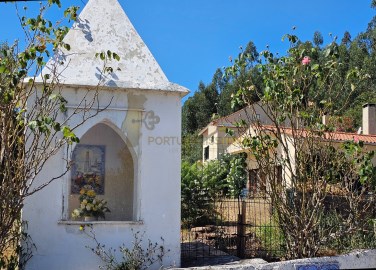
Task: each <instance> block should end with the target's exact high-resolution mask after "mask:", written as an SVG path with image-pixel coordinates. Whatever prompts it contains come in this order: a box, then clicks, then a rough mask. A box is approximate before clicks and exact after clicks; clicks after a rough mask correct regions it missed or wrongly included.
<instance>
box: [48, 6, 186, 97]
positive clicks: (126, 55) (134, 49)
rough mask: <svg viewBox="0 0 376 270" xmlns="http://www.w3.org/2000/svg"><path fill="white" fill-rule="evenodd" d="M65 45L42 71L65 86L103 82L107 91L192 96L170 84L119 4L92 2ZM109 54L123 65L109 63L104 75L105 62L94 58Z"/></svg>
mask: <svg viewBox="0 0 376 270" xmlns="http://www.w3.org/2000/svg"><path fill="white" fill-rule="evenodd" d="M64 42H65V43H67V44H69V45H70V50H69V51H67V50H66V49H63V48H61V49H59V51H58V52H57V53H56V54H55V56H54V57H53V58H52V59H50V60H49V61H48V63H47V65H46V67H45V68H44V70H43V71H42V74H46V73H50V74H51V73H52V70H53V69H54V72H53V74H59V81H60V82H61V83H63V84H67V85H85V86H96V85H98V82H99V80H101V83H100V85H103V86H108V87H118V88H128V89H129V88H130V89H150V90H164V91H174V92H175V91H176V92H182V93H188V92H189V91H188V90H187V89H186V88H184V87H182V86H179V85H177V84H174V83H171V82H169V81H168V79H167V77H166V75H165V74H164V73H163V71H162V69H161V67H160V66H159V65H158V63H157V61H156V60H155V58H154V57H153V55H152V54H151V52H150V51H149V49H148V48H147V46H146V45H145V43H144V42H143V41H142V39H141V37H140V36H139V35H138V33H137V31H136V30H135V28H134V27H133V25H132V23H131V22H130V21H129V19H128V17H127V15H126V14H125V12H124V10H123V9H122V7H121V6H120V4H119V2H118V1H117V0H105V1H104V0H89V2H88V3H87V5H86V6H85V7H84V9H83V10H82V12H81V14H80V15H79V16H78V20H77V22H76V23H75V24H74V25H73V27H72V28H71V29H70V31H69V32H68V33H67V35H66V36H65V38H64ZM108 50H110V51H112V52H115V53H116V54H118V55H119V56H120V61H116V60H112V61H110V62H108V63H106V66H110V67H112V68H113V72H112V73H110V74H108V73H106V74H104V73H102V70H103V68H104V61H102V60H100V57H95V55H96V54H97V53H100V52H107V51H108Z"/></svg>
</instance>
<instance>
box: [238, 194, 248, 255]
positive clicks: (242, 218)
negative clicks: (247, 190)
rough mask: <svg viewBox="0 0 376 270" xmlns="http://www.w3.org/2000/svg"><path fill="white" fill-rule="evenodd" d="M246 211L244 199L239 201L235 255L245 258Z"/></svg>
mask: <svg viewBox="0 0 376 270" xmlns="http://www.w3.org/2000/svg"><path fill="white" fill-rule="evenodd" d="M246 213H247V205H246V202H245V201H244V200H242V201H241V213H240V214H238V226H237V236H238V237H237V238H238V239H237V240H238V241H237V256H238V257H239V258H241V259H243V258H245V233H246V226H245V225H246V224H245V223H246Z"/></svg>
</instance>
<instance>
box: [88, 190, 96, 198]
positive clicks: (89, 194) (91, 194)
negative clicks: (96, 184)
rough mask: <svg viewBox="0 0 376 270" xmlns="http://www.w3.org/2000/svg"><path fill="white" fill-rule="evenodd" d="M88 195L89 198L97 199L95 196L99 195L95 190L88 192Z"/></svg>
mask: <svg viewBox="0 0 376 270" xmlns="http://www.w3.org/2000/svg"><path fill="white" fill-rule="evenodd" d="M86 194H87V196H89V197H95V195H97V194H96V193H95V191H94V190H88V192H87V193H86Z"/></svg>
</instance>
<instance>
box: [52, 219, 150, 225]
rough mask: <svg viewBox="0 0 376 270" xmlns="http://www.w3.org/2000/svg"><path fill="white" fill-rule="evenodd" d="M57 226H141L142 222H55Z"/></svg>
mask: <svg viewBox="0 0 376 270" xmlns="http://www.w3.org/2000/svg"><path fill="white" fill-rule="evenodd" d="M57 224H59V225H76V226H77V225H115V226H122V225H132V226H135V225H143V224H144V222H143V221H142V220H140V221H110V220H99V221H77V220H59V221H58V222H57Z"/></svg>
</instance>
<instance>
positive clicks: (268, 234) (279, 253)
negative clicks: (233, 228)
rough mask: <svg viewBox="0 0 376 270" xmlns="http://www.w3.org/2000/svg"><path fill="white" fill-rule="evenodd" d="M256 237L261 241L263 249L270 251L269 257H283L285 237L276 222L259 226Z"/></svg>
mask: <svg viewBox="0 0 376 270" xmlns="http://www.w3.org/2000/svg"><path fill="white" fill-rule="evenodd" d="M255 230H256V237H257V238H258V239H259V240H260V241H261V248H260V249H261V250H266V251H268V253H269V254H267V257H271V258H283V257H284V255H285V253H284V248H285V247H284V237H283V233H282V231H281V229H280V227H279V225H278V223H276V222H270V223H266V224H263V225H261V226H259V227H257V228H255Z"/></svg>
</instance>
